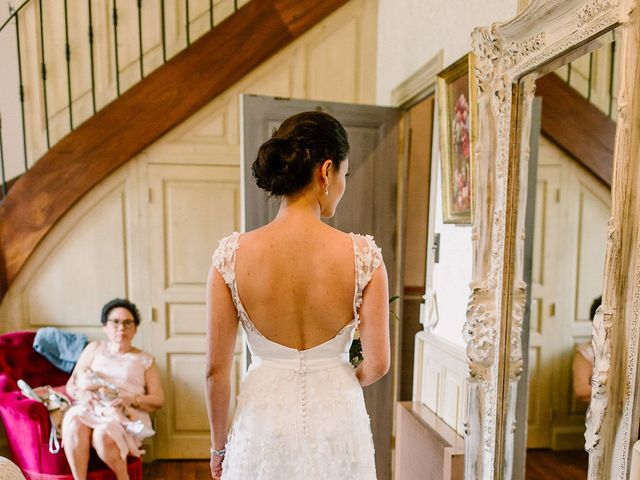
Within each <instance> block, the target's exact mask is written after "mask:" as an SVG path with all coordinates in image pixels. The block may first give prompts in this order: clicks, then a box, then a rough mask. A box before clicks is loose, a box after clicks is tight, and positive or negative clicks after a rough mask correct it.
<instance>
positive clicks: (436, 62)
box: [391, 49, 444, 108]
mask: <svg viewBox="0 0 640 480" xmlns="http://www.w3.org/2000/svg"><path fill="white" fill-rule="evenodd" d="M443 58H444V50H442V49H440V50H439V51H438V53H437V54H436V55H434V56H433V57H432V58H431V59H430V60H428V61H427V63H425V64H424V65H423V66H422V67H420V68H419V69H418V70H416V71H415V72H414V73H412V74H411V75H410V76H409V77H408V78H407V79H405V80H404V81H403V82H402V83H401V84H400V85H398V86H397V87H396V88H394V89H393V90H392V91H391V106H393V107H400V106H402V107H405V108H406V107H410V106H411V105H412V104H414V103H417V102H418V101H420V100H422V99H423V98H424V97H426V96H428V95H429V94H431V93H433V92H435V85H436V75H437V74H438V72H440V70H442V68H443Z"/></svg>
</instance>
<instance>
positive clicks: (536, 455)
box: [525, 450, 589, 480]
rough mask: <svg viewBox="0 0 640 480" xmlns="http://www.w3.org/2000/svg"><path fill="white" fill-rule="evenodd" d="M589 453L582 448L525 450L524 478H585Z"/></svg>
mask: <svg viewBox="0 0 640 480" xmlns="http://www.w3.org/2000/svg"><path fill="white" fill-rule="evenodd" d="M588 466H589V454H588V453H587V452H585V451H584V450H567V451H557V452H554V451H553V450H527V471H526V475H525V477H526V480H550V479H556V478H557V479H562V480H585V479H586V478H587V469H588Z"/></svg>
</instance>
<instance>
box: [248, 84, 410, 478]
mask: <svg viewBox="0 0 640 480" xmlns="http://www.w3.org/2000/svg"><path fill="white" fill-rule="evenodd" d="M307 110H322V111H325V112H327V113H329V114H331V115H333V116H334V117H336V118H337V119H338V120H339V121H340V122H341V123H342V124H343V125H344V126H345V128H346V130H347V132H348V134H349V143H350V145H351V152H350V154H349V168H350V173H351V174H350V176H349V179H348V180H347V189H346V192H345V194H344V197H343V198H342V201H341V202H340V205H339V206H338V210H337V212H336V214H335V216H334V217H333V218H332V219H329V220H327V223H328V224H330V225H332V226H334V227H336V228H338V229H340V230H342V231H344V232H357V233H363V234H364V233H367V234H372V235H373V236H374V237H375V239H376V242H377V244H378V245H379V246H380V247H382V252H383V255H384V260H385V264H386V267H387V270H388V272H389V283H390V292H391V293H392V294H395V292H397V291H398V287H399V286H398V285H397V284H396V275H395V271H396V251H395V232H396V204H397V200H396V197H397V191H396V190H397V164H398V138H399V137H398V135H399V126H398V123H399V120H400V111H399V110H398V109H393V108H387V107H372V106H365V105H350V104H340V103H329V102H313V101H306V100H305V101H303V100H289V99H279V98H272V97H258V96H251V95H243V96H242V150H241V151H242V168H243V173H242V179H243V192H244V193H243V198H244V206H245V208H244V211H243V225H244V229H245V230H253V229H255V228H258V227H260V226H262V225H265V224H266V223H268V222H269V221H271V220H272V219H273V218H274V217H275V214H276V213H277V209H278V204H277V201H275V200H272V199H268V197H267V196H266V195H265V194H264V193H263V192H262V191H261V190H259V189H258V187H257V186H256V185H255V183H254V181H253V178H252V177H251V164H252V163H253V161H254V159H255V157H256V154H257V151H258V148H259V146H260V145H261V144H262V143H263V142H264V141H265V140H267V139H268V138H269V137H270V135H271V134H272V132H273V129H274V128H277V127H278V125H279V124H280V123H281V122H282V121H283V120H284V119H286V118H287V117H289V116H291V115H293V114H295V113H299V112H302V111H307ZM390 330H391V333H392V339H391V344H392V355H391V358H395V351H393V350H395V341H396V339H395V335H394V330H395V325H393V324H392V325H390ZM392 371H393V367H392ZM393 384H394V379H393V378H392V374H391V373H389V374H388V375H386V376H385V377H384V378H383V379H382V380H380V381H378V382H377V383H375V384H374V385H372V386H370V387H367V388H365V390H364V394H365V401H366V404H367V410H368V412H369V415H370V417H371V427H372V431H373V436H374V442H375V449H376V467H377V470H378V478H379V479H380V480H383V479H389V478H390V476H391V475H390V465H391V434H392V418H393V417H392V414H393V404H394V398H393V395H394V393H393Z"/></svg>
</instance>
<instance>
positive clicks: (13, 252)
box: [0, 0, 347, 300]
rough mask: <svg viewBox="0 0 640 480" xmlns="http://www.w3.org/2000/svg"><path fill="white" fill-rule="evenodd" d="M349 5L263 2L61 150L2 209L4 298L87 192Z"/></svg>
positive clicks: (322, 0) (341, 0)
mask: <svg viewBox="0 0 640 480" xmlns="http://www.w3.org/2000/svg"><path fill="white" fill-rule="evenodd" d="M345 3H347V0H304V1H301V0H255V1H251V2H249V3H248V4H247V5H245V6H244V7H242V8H240V9H239V10H238V11H237V12H236V13H235V14H233V15H231V16H230V17H229V18H227V19H226V20H225V21H224V22H222V23H220V24H219V25H217V26H216V27H215V28H214V29H213V30H211V31H210V32H208V33H207V34H205V35H204V36H202V37H201V38H200V39H198V40H197V41H196V42H194V43H192V44H191V45H190V46H189V47H188V48H187V49H186V50H184V51H183V52H181V53H179V54H178V55H176V56H175V57H173V58H172V59H171V60H169V61H168V63H166V64H165V65H163V66H161V67H159V68H158V69H157V70H155V71H154V72H153V73H151V74H149V75H148V76H147V77H145V78H144V79H143V80H142V81H140V82H139V83H138V84H136V85H134V86H133V87H131V88H130V89H129V90H127V91H126V92H125V93H124V94H122V95H121V96H120V97H118V98H117V99H116V100H114V101H113V102H112V103H110V104H109V105H107V106H105V107H104V108H103V109H102V110H100V111H98V112H97V113H96V114H95V115H94V116H92V117H91V118H89V119H88V120H87V121H85V122H84V123H83V124H81V125H80V126H78V127H77V128H76V129H75V130H73V131H72V132H71V133H69V134H68V135H66V136H65V137H64V138H63V139H62V140H60V141H59V142H58V143H57V144H55V145H54V146H53V147H52V148H51V149H50V150H49V151H48V152H47V153H46V154H44V156H43V157H41V158H40V159H39V160H38V161H37V162H36V163H35V165H34V166H33V167H32V168H31V169H30V170H29V171H28V172H26V173H25V174H24V175H23V176H22V177H20V178H19V179H18V180H17V181H16V182H15V184H14V185H13V186H12V188H11V189H10V190H9V192H8V193H7V195H6V197H5V198H4V199H3V200H2V202H1V203H0V300H1V299H2V298H3V297H4V295H5V293H6V292H7V289H8V288H9V286H10V285H11V283H12V282H13V280H14V279H15V278H16V276H17V275H18V273H19V272H20V270H21V268H22V267H23V266H24V264H25V262H26V261H27V259H28V258H29V256H30V255H31V254H32V253H33V251H34V250H35V248H36V247H37V245H38V244H39V243H40V241H41V240H42V239H43V238H44V237H45V236H46V235H47V233H48V232H49V231H50V230H51V228H52V227H53V226H54V225H55V223H56V222H57V221H58V220H59V219H60V218H62V216H63V215H64V214H65V212H67V211H68V210H69V209H70V208H71V207H72V206H73V205H74V204H75V203H76V202H77V201H78V200H79V199H80V198H81V197H82V196H83V195H84V194H85V193H87V192H88V191H90V190H91V189H92V188H93V187H94V186H95V185H96V184H98V183H99V182H100V181H101V180H102V179H104V178H105V177H106V176H108V175H109V174H110V173H112V172H113V171H114V170H116V169H117V168H118V167H120V166H121V165H123V164H124V163H126V162H127V161H128V160H130V159H131V158H133V157H134V156H135V155H136V154H138V153H139V152H140V151H142V150H143V149H144V148H145V147H147V146H149V145H150V144H152V143H153V142H154V141H155V140H157V139H158V138H159V137H161V136H162V135H164V134H165V133H167V132H168V131H170V130H171V129H172V128H174V127H175V126H177V125H178V124H180V123H181V122H183V121H184V120H186V119H187V118H188V117H189V116H191V115H192V114H193V113H194V112H196V111H197V110H198V109H200V108H201V107H203V106H204V105H206V104H207V103H208V102H210V101H211V100H213V99H214V98H216V97H217V96H218V95H220V94H221V93H222V92H224V91H225V90H226V89H227V88H229V87H230V86H232V85H233V84H235V83H236V82H237V81H239V80H240V79H241V78H242V77H243V76H244V75H246V74H247V73H249V72H250V71H251V70H252V69H253V68H255V67H257V66H258V65H260V64H261V63H262V62H264V61H265V60H266V59H268V58H269V57H271V56H272V55H274V54H275V53H276V52H278V51H279V50H280V49H282V48H283V47H285V46H286V45H288V44H289V43H290V42H292V41H293V40H294V39H296V38H297V37H299V36H300V35H302V34H303V33H305V32H306V31H307V30H309V29H310V28H311V27H313V26H314V25H316V24H317V23H318V22H320V21H321V20H323V19H324V18H325V17H326V16H328V15H329V14H330V13H332V12H333V11H335V10H336V9H337V8H338V7H340V6H342V5H343V4H345Z"/></svg>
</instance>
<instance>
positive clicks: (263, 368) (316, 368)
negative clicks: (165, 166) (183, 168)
mask: <svg viewBox="0 0 640 480" xmlns="http://www.w3.org/2000/svg"><path fill="white" fill-rule="evenodd" d="M348 152H349V143H348V139H347V133H346V131H345V129H344V127H343V126H342V125H341V124H340V123H339V122H338V121H337V120H336V119H335V118H333V117H332V116H330V115H328V114H326V113H320V112H304V113H300V114H298V115H295V116H293V117H290V118H288V119H287V120H285V121H284V122H283V123H282V125H281V126H280V128H279V129H278V130H277V131H276V132H275V133H274V135H273V137H272V138H271V139H269V140H268V141H267V142H265V143H264V144H263V145H262V146H261V147H260V150H259V152H258V157H257V159H256V160H255V162H254V163H253V176H254V177H255V179H256V183H257V184H258V186H259V187H260V188H262V189H263V190H265V191H266V192H267V193H268V194H269V195H271V196H276V197H279V198H280V199H281V204H280V209H279V212H278V214H277V216H276V218H275V219H274V220H273V221H272V222H271V223H269V224H268V225H266V226H264V227H262V228H259V229H257V230H254V231H251V232H247V233H244V234H239V233H233V234H232V235H230V236H228V237H226V238H224V239H222V240H221V241H220V243H219V246H218V248H217V249H216V251H215V253H214V254H213V262H212V267H211V269H210V271H209V278H208V284H207V353H208V355H207V377H206V399H207V409H208V413H209V424H210V428H211V445H212V446H211V472H212V475H213V477H214V478H222V479H224V480H279V479H283V480H320V479H328V478H335V479H341V480H347V479H354V480H375V478H376V473H375V462H374V451H373V440H372V436H371V427H370V425H369V417H368V415H367V412H366V410H365V404H364V398H363V395H362V387H363V386H367V385H370V384H372V383H373V382H375V381H376V380H378V379H379V378H381V377H382V376H383V375H384V374H385V373H386V372H387V371H388V369H389V356H390V354H389V329H388V316H389V306H388V280H387V272H386V269H385V266H384V263H383V261H382V254H381V251H380V248H378V247H377V246H376V244H375V242H374V240H373V238H372V237H370V236H362V235H357V234H353V233H350V234H346V233H343V232H341V231H339V230H336V229H334V228H332V227H330V226H328V225H326V224H325V223H323V222H322V221H321V220H320V218H321V217H331V216H333V214H334V212H335V210H336V207H337V205H338V203H339V202H340V199H341V198H342V195H343V194H344V191H345V187H346V177H347V175H348V170H349V159H348V158H347V155H348ZM238 323H240V325H241V326H242V328H243V330H244V333H245V335H246V340H247V343H248V346H249V350H250V352H251V360H252V361H251V366H250V368H249V370H248V373H247V376H246V379H245V381H244V384H243V386H242V389H241V393H240V395H239V396H238V399H237V408H236V413H235V417H234V419H233V425H232V428H231V431H230V432H229V433H227V425H228V418H227V416H228V410H229V400H230V398H229V397H230V372H231V363H232V358H233V352H234V348H235V342H236V334H237V328H238ZM356 327H358V328H359V331H360V338H361V342H362V349H363V356H364V361H363V362H362V363H361V364H360V365H359V366H358V367H357V368H355V369H354V368H353V367H352V366H351V364H350V363H349V353H348V352H349V347H350V345H351V342H352V340H353V336H354V332H355V329H356Z"/></svg>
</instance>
